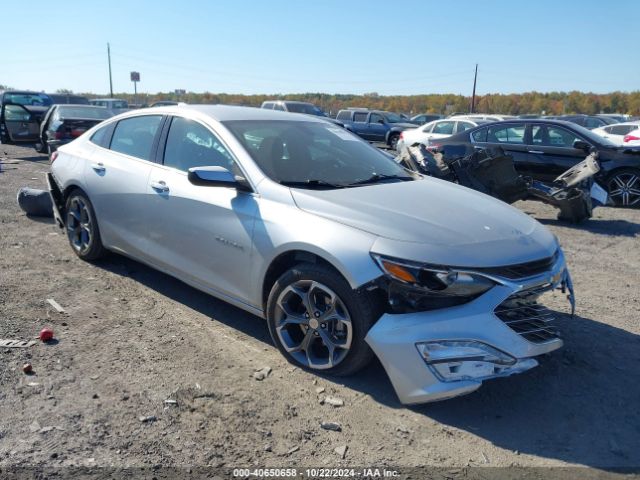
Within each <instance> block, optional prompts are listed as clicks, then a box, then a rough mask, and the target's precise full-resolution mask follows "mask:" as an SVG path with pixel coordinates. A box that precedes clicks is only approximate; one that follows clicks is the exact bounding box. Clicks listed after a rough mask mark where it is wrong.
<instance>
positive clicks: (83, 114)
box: [58, 107, 113, 120]
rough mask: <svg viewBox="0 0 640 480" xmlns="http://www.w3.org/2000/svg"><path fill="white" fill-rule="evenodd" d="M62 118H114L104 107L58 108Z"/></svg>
mask: <svg viewBox="0 0 640 480" xmlns="http://www.w3.org/2000/svg"><path fill="white" fill-rule="evenodd" d="M58 116H59V117H61V118H95V119H97V120H104V119H106V118H109V117H112V116H113V113H112V112H110V111H109V110H107V109H106V108H104V107H58Z"/></svg>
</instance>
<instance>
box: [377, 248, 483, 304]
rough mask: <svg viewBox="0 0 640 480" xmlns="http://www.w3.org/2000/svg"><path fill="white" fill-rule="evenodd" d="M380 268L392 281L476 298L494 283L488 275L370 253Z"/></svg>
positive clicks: (430, 291)
mask: <svg viewBox="0 0 640 480" xmlns="http://www.w3.org/2000/svg"><path fill="white" fill-rule="evenodd" d="M371 256H372V257H373V259H374V260H375V262H376V263H377V264H378V266H379V267H380V269H381V270H382V271H383V272H384V273H385V274H386V275H387V277H389V278H390V279H392V280H395V281H397V282H400V283H402V284H404V285H407V286H410V287H414V288H416V289H420V290H422V291H423V293H424V294H427V295H431V296H440V297H465V298H468V299H473V298H475V297H477V296H479V295H481V294H483V293H484V292H486V291H487V290H489V289H490V288H492V287H493V286H494V285H495V283H494V282H493V281H491V280H489V279H488V278H486V277H482V276H480V275H474V274H471V273H466V272H458V271H456V270H454V269H450V268H447V267H443V266H435V265H426V264H421V263H416V262H410V261H406V260H399V259H396V258H391V257H385V256H383V255H378V254H371Z"/></svg>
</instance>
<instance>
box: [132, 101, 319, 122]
mask: <svg viewBox="0 0 640 480" xmlns="http://www.w3.org/2000/svg"><path fill="white" fill-rule="evenodd" d="M185 110H194V111H196V112H199V113H201V114H204V115H206V116H208V117H211V118H213V119H214V120H217V121H219V122H227V121H233V120H298V121H304V122H325V120H323V119H322V117H318V118H317V119H316V118H314V117H313V116H312V115H304V114H301V113H292V112H282V111H279V110H268V109H264V108H255V107H242V106H236V105H178V106H171V107H158V108H157V112H158V113H162V112H166V113H178V112H184V111H185ZM136 112H140V110H137V111H136ZM154 113H155V111H154Z"/></svg>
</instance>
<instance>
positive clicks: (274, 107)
mask: <svg viewBox="0 0 640 480" xmlns="http://www.w3.org/2000/svg"><path fill="white" fill-rule="evenodd" d="M273 109H274V110H280V111H281V112H284V111H285V108H284V105H281V104H280V103H274V104H273Z"/></svg>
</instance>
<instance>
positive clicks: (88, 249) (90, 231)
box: [64, 189, 107, 261]
mask: <svg viewBox="0 0 640 480" xmlns="http://www.w3.org/2000/svg"><path fill="white" fill-rule="evenodd" d="M64 218H65V222H64V226H65V231H66V232H67V238H68V240H69V244H70V245H71V248H72V249H73V251H74V252H75V254H76V255H77V256H78V257H80V258H81V259H82V260H87V261H93V260H97V259H99V258H101V257H103V256H104V255H105V254H106V253H107V251H106V249H105V248H104V246H103V245H102V239H101V238H100V229H99V228H98V221H97V219H96V214H95V211H94V210H93V205H91V201H90V200H89V197H87V195H86V194H85V193H84V192H83V191H82V190H80V189H76V190H73V191H72V192H71V193H70V194H69V196H68V197H67V200H66V202H65V209H64Z"/></svg>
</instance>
